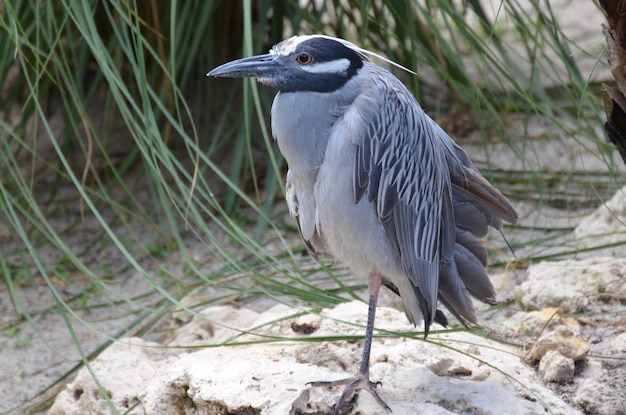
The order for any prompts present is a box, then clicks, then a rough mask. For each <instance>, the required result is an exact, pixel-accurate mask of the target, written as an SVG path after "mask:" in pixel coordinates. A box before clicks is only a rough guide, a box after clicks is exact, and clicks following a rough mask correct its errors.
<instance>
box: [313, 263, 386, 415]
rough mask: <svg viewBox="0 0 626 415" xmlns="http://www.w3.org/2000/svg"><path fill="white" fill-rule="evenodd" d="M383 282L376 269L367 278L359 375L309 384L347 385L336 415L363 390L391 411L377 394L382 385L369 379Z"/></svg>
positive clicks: (337, 406) (336, 408) (340, 398)
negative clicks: (377, 308) (353, 396)
mask: <svg viewBox="0 0 626 415" xmlns="http://www.w3.org/2000/svg"><path fill="white" fill-rule="evenodd" d="M381 281H382V274H381V273H380V271H378V270H377V269H376V268H374V269H373V270H372V272H370V274H369V276H368V278H367V286H368V288H369V307H368V311H367V326H366V328H365V344H364V345H363V357H362V359H361V367H360V368H359V373H357V374H356V375H355V376H353V377H351V378H348V379H340V380H334V381H320V382H309V383H308V384H309V385H311V386H340V385H346V387H345V389H344V390H343V393H342V394H341V397H339V401H338V402H337V405H336V406H335V411H334V415H338V414H339V410H340V409H341V406H342V405H343V403H344V402H345V401H346V399H348V398H349V397H350V396H351V395H352V394H353V393H354V392H355V391H357V390H359V389H363V390H365V391H367V392H369V393H371V394H372V396H374V398H376V401H378V403H379V404H380V405H381V406H382V407H383V408H385V409H386V410H388V411H391V409H390V408H389V406H388V405H387V404H386V403H385V402H384V401H383V400H382V399H381V397H380V396H379V395H378V392H376V387H378V386H379V385H382V384H381V383H380V382H371V381H370V379H369V373H370V349H371V348H372V338H373V336H374V319H375V318H376V303H377V302H378V292H379V291H380V284H381Z"/></svg>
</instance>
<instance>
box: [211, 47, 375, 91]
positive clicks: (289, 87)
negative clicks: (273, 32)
mask: <svg viewBox="0 0 626 415" xmlns="http://www.w3.org/2000/svg"><path fill="white" fill-rule="evenodd" d="M366 59H367V58H366V57H365V55H364V54H363V52H362V50H361V49H360V48H359V47H357V46H355V45H353V44H352V43H350V42H348V41H345V40H342V39H336V38H332V37H328V36H322V35H310V36H294V37H292V38H289V39H287V40H284V41H282V42H280V43H279V44H277V45H276V46H274V47H273V48H272V50H270V52H269V53H267V54H265V55H258V56H252V57H249V58H243V59H238V60H236V61H232V62H228V63H225V64H223V65H221V66H219V67H217V68H215V69H213V70H212V71H211V72H209V73H208V74H207V75H208V76H216V77H224V78H247V77H250V78H257V79H258V80H259V82H261V83H262V84H265V85H268V86H271V87H273V88H275V89H277V90H279V91H283V92H292V91H311V92H331V91H335V90H337V89H339V88H340V87H342V86H343V85H344V84H345V83H346V82H347V81H348V80H349V79H350V78H352V77H353V76H355V75H356V74H357V73H358V70H359V69H360V68H362V67H363V61H364V60H366Z"/></svg>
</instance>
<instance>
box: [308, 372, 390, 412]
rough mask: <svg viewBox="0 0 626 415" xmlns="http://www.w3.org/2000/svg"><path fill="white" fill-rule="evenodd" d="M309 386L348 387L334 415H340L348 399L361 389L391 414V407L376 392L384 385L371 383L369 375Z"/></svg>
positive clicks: (310, 383) (312, 383)
mask: <svg viewBox="0 0 626 415" xmlns="http://www.w3.org/2000/svg"><path fill="white" fill-rule="evenodd" d="M307 385H311V386H325V387H333V386H342V385H346V387H345V388H344V390H343V393H342V394H341V396H340V397H339V400H338V401H337V405H336V406H335V411H334V412H333V415H339V410H340V409H341V407H342V406H343V404H344V402H345V401H346V400H347V399H348V398H350V397H351V396H352V395H353V394H354V392H356V391H358V390H359V389H363V390H365V391H366V392H369V393H370V394H371V395H372V396H373V397H374V398H375V399H376V402H378V404H379V405H380V406H382V407H383V408H385V410H387V411H389V412H391V408H389V405H387V404H386V403H385V401H383V400H382V398H381V397H380V395H379V394H378V392H377V391H376V388H377V387H378V386H382V383H381V382H372V381H370V380H369V378H368V375H367V374H360V373H359V374H357V375H356V376H353V377H351V378H346V379H339V380H331V381H319V382H308V383H307Z"/></svg>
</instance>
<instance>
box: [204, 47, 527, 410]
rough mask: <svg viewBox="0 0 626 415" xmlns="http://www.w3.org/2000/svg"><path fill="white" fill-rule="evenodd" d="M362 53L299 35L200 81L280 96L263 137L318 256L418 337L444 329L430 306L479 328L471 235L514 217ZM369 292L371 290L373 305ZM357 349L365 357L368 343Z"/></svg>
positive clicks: (490, 291) (485, 296) (483, 279)
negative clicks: (383, 299) (244, 81)
mask: <svg viewBox="0 0 626 415" xmlns="http://www.w3.org/2000/svg"><path fill="white" fill-rule="evenodd" d="M367 53H369V52H367V51H364V50H363V49H360V48H358V47H356V46H355V45H352V44H350V43H348V42H346V41H343V40H339V39H333V38H328V37H323V36H300V37H294V38H291V39H288V40H286V41H284V42H282V43H280V44H279V45H277V46H275V47H274V49H273V50H272V51H271V52H270V54H268V55H262V56H260V57H256V60H255V58H246V59H243V60H240V61H235V62H231V63H228V64H225V65H223V66H222V67H220V68H217V69H215V70H213V71H212V72H210V73H209V75H214V76H230V77H242V76H255V77H258V78H259V81H260V82H262V83H265V84H267V85H270V86H273V87H275V88H277V89H278V90H279V92H278V94H277V95H276V97H275V99H274V103H273V105H272V132H273V135H274V137H275V138H276V141H277V143H278V146H279V148H280V151H281V153H282V154H283V156H284V157H285V159H286V161H287V164H288V165H289V171H288V174H287V202H288V204H289V210H290V213H291V215H292V216H294V218H295V220H296V222H297V224H298V228H299V230H300V233H301V235H302V238H303V239H304V241H305V243H306V245H307V247H308V249H309V251H310V252H311V254H312V255H313V256H314V257H315V258H318V257H319V256H327V257H332V258H335V259H338V260H340V261H341V262H343V263H344V264H345V265H347V266H348V267H349V268H350V269H351V270H352V271H353V272H354V273H355V274H356V275H359V276H363V277H366V276H368V275H369V276H370V278H371V277H372V275H374V276H375V275H379V276H380V277H379V278H378V284H380V283H382V284H383V285H386V286H387V287H389V288H390V289H392V290H393V291H394V292H396V293H398V294H399V295H400V296H401V297H402V301H403V303H404V306H405V311H406V314H407V317H408V318H409V320H410V321H411V322H412V323H414V324H418V323H419V322H420V321H422V320H423V321H424V327H425V333H426V334H428V330H429V327H430V324H431V323H432V322H433V321H438V322H440V323H442V324H445V323H446V319H445V317H444V316H443V314H442V313H440V312H438V310H437V308H436V307H437V301H438V300H439V301H440V302H441V303H442V304H443V305H444V306H445V307H446V308H447V309H448V310H449V311H450V312H451V313H452V314H453V315H454V316H455V317H456V318H457V319H458V320H459V321H460V322H461V323H463V324H464V325H470V324H476V316H475V314H474V311H473V307H472V301H471V299H470V295H472V296H474V297H475V298H477V299H479V300H481V301H484V302H487V303H490V304H493V303H495V290H494V288H493V285H492V284H491V282H490V280H489V278H488V276H487V274H486V272H485V265H486V263H487V253H486V250H485V248H484V247H483V246H482V244H481V243H480V242H479V241H478V238H482V237H484V236H485V235H486V234H487V230H488V227H489V226H492V227H494V228H496V229H498V230H499V229H501V227H502V221H507V222H512V223H515V222H516V221H517V213H516V212H515V210H514V209H513V207H512V206H511V204H510V203H509V202H508V200H507V199H506V198H505V197H504V196H503V195H502V194H501V193H500V192H499V191H498V190H497V189H495V188H494V187H493V186H492V185H491V184H489V183H488V182H487V180H485V179H484V177H483V176H482V175H481V174H480V172H479V171H478V169H477V168H476V166H475V165H474V164H473V163H472V162H471V160H470V159H469V157H468V156H467V155H466V153H465V152H464V151H463V150H462V149H461V148H460V147H458V146H457V145H456V144H455V143H454V141H453V140H452V139H451V138H450V137H449V136H448V135H447V134H446V133H445V132H444V131H443V130H442V129H441V128H440V127H439V126H438V125H437V124H436V123H435V122H434V121H433V120H432V119H431V118H430V117H428V116H427V115H426V114H425V113H424V111H423V110H422V109H421V107H420V106H419V104H418V103H417V101H416V100H415V98H414V97H413V95H412V94H411V93H410V92H409V91H408V90H407V89H406V87H405V86H404V85H403V84H402V83H401V82H400V81H399V80H398V79H397V78H396V77H394V76H393V75H392V74H391V73H390V72H388V71H387V70H385V69H383V68H382V67H380V66H378V65H376V64H374V63H372V62H371V61H369V60H368V59H367V58H366V56H365V54H367ZM309 57H310V58H311V61H310V62H308V60H309ZM315 65H317V66H315ZM279 69H280V70H279ZM371 281H374V283H372V282H370V285H375V283H376V281H377V280H376V279H375V278H374V279H373V280H371ZM377 293H378V289H377V287H375V290H373V287H370V305H372V302H373V304H374V306H375V304H376V301H375V298H374V300H373V301H372V298H371V297H372V296H374V297H377ZM370 317H371V319H372V320H373V312H372V313H371V315H370ZM371 323H372V325H373V321H372V322H371ZM368 334H369V335H370V337H371V333H369V330H368ZM365 348H367V349H368V350H366V352H367V356H366V355H365V354H364V360H368V359H369V342H367V343H366V347H365ZM366 357H367V359H366ZM364 372H367V367H365V366H364V365H362V369H361V374H364V375H366V374H367V373H364ZM365 377H367V376H365ZM361 381H362V379H361ZM367 382H369V379H367ZM361 383H363V382H361ZM318 384H321V383H318ZM373 387H375V385H373V386H372V383H371V382H369V387H368V385H363V384H359V385H357V386H354V387H352V389H351V390H350V391H348V390H347V389H348V388H347V389H346V392H344V395H345V394H346V393H348V392H351V391H352V390H353V389H358V388H366V389H368V390H369V391H370V392H372V393H373V394H374V395H375V396H376V397H377V399H378V400H379V402H381V404H383V405H384V403H383V402H382V400H380V398H379V397H378V395H377V394H376V392H375V391H373ZM343 398H344V396H342V400H343ZM340 402H341V401H340ZM338 406H340V405H338ZM337 410H338V409H337Z"/></svg>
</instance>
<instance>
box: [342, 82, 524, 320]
mask: <svg viewBox="0 0 626 415" xmlns="http://www.w3.org/2000/svg"><path fill="white" fill-rule="evenodd" d="M372 89H373V90H375V92H370V94H371V95H370V96H368V97H366V98H365V99H363V100H359V99H357V100H355V103H354V104H353V105H358V106H359V108H358V110H359V111H358V112H359V114H360V115H361V117H362V120H363V121H364V122H365V123H366V124H367V127H366V128H365V129H364V130H363V132H362V134H361V135H362V137H358V138H357V139H356V140H355V144H356V147H357V148H356V160H355V170H354V181H353V183H354V189H353V190H354V198H355V202H358V201H359V200H361V198H363V197H364V196H366V197H367V199H368V200H369V201H370V202H372V203H374V204H375V206H376V213H377V216H378V219H379V220H380V221H381V223H382V224H383V225H384V226H385V229H386V231H387V234H388V235H389V238H390V240H391V241H392V243H394V244H395V245H396V249H397V251H398V253H399V256H400V258H401V262H402V267H403V269H404V271H405V272H406V274H407V275H408V276H409V278H410V279H411V281H412V282H413V285H414V287H415V293H416V297H417V299H418V302H419V307H420V309H421V311H422V314H423V317H424V320H425V323H426V332H428V328H429V325H430V323H431V322H432V320H433V318H435V317H436V303H437V299H439V301H441V303H442V304H443V305H444V306H445V307H446V308H448V309H449V310H450V312H452V314H453V315H455V316H456V317H457V318H458V319H459V321H461V322H462V323H463V324H466V325H467V324H470V323H472V324H473V323H476V317H475V315H474V311H473V308H472V303H471V300H470V298H469V295H468V294H471V295H472V296H474V297H476V298H478V299H479V300H481V301H484V302H487V303H490V304H493V303H494V302H495V290H494V288H493V285H492V284H491V282H490V280H489V278H488V276H487V274H486V272H485V268H484V267H485V265H486V264H487V252H486V250H485V248H484V247H483V246H482V244H481V243H480V242H479V241H478V238H482V237H484V236H485V235H486V234H487V230H488V227H489V226H492V227H494V228H496V229H500V228H501V226H502V221H503V220H504V221H507V222H512V223H516V222H517V213H516V212H515V209H514V208H513V207H512V206H511V204H510V203H509V201H508V200H507V199H506V198H505V197H504V196H503V195H502V194H501V193H500V192H499V191H498V190H497V189H495V188H494V187H493V186H492V185H491V184H490V183H489V182H488V181H487V180H486V179H485V178H483V177H482V175H481V174H480V172H479V171H478V169H477V168H476V166H475V165H474V164H473V163H472V161H471V160H470V159H469V157H468V156H467V154H466V153H465V152H464V151H463V150H462V149H461V148H460V147H459V146H457V145H456V144H455V143H454V141H453V140H452V139H451V138H450V137H449V136H448V135H447V134H446V133H445V132H444V131H443V130H442V129H441V128H440V127H439V126H438V125H437V124H436V123H435V122H434V121H432V120H431V119H430V118H429V117H428V116H427V115H426V114H425V113H424V112H423V111H422V110H421V108H420V107H419V105H418V104H417V103H416V102H415V101H414V98H413V97H412V96H410V94H409V93H408V91H406V90H405V89H402V88H400V87H396V86H393V85H389V84H387V83H384V82H382V81H381V82H379V83H377V84H375V85H374V88H372ZM381 109H382V110H383V111H381Z"/></svg>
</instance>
